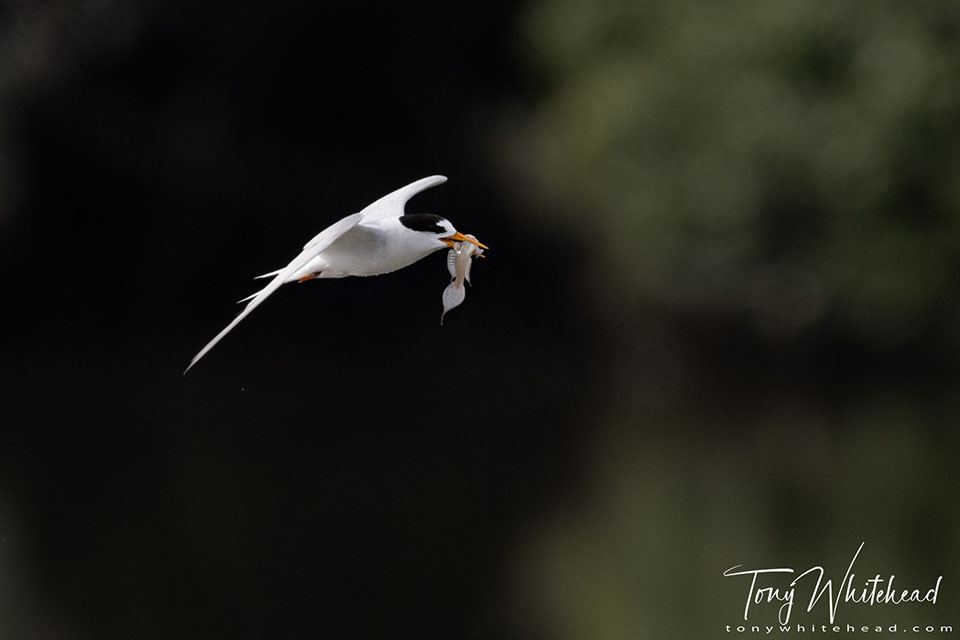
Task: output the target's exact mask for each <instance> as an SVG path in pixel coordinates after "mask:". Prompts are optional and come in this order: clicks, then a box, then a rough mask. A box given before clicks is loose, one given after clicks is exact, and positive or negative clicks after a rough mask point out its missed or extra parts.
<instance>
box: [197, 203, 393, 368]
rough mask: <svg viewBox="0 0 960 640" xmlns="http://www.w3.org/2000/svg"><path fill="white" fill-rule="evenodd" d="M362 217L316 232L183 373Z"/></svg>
mask: <svg viewBox="0 0 960 640" xmlns="http://www.w3.org/2000/svg"><path fill="white" fill-rule="evenodd" d="M391 195H392V194H391ZM411 195H412V194H411ZM388 197H389V196H388ZM401 206H402V205H401ZM362 219H363V214H362V212H361V213H354V214H353V215H349V216H347V217H346V218H344V219H343V220H340V221H339V222H336V223H334V224H332V225H330V226H329V227H327V228H326V229H324V230H323V231H321V232H320V233H319V234H317V235H316V237H314V238H313V239H312V240H311V241H310V242H308V243H307V245H306V246H305V247H304V248H303V251H301V252H300V255H298V256H297V257H296V258H294V259H293V261H291V262H290V264H288V265H287V266H286V267H284V268H283V269H281V270H280V271H278V272H277V274H276V275H275V276H274V277H273V279H272V280H271V281H270V282H269V284H267V286H265V287H264V288H263V289H261V290H260V292H259V293H257V294H256V295H254V296H253V297H252V298H251V299H250V302H248V303H247V306H246V307H244V308H243V311H241V312H240V315H238V316H237V317H236V318H234V319H233V322H231V323H230V324H228V325H227V326H226V327H225V328H224V329H223V331H221V332H220V333H218V334H217V335H216V336H214V338H213V340H211V341H210V342H208V343H207V346H205V347H204V348H203V349H201V350H200V352H199V353H198V354H197V355H195V356H193V360H191V361H190V365H189V366H188V367H187V368H186V369H185V370H184V372H183V374H184V375H186V374H187V371H190V369H191V368H192V367H193V365H195V364H197V362H199V360H200V358H202V357H203V356H205V355H207V352H208V351H210V349H213V347H214V346H216V344H217V343H218V342H220V340H222V339H223V337H224V336H225V335H227V334H228V333H230V330H231V329H233V328H234V327H235V326H237V325H238V324H240V321H241V320H243V319H244V318H246V317H247V316H248V315H249V314H250V312H251V311H253V310H254V309H256V308H257V306H259V305H260V303H261V302H263V301H264V300H266V299H267V298H268V297H269V296H270V294H272V293H273V292H274V291H276V290H277V289H279V288H280V287H281V286H282V285H283V283H284V282H285V281H286V280H287V278H289V277H290V276H291V275H293V274H294V273H296V272H297V271H298V270H299V269H301V268H303V266H304V265H306V264H307V263H308V262H310V261H311V260H313V259H314V258H315V257H317V255H319V254H320V253H321V252H322V251H323V250H324V249H326V248H327V247H329V246H330V245H331V244H333V242H334V241H335V240H336V239H337V238H339V237H340V236H342V235H343V234H345V233H346V232H347V231H349V230H350V229H352V228H353V227H355V226H357V224H359V222H360V220H362Z"/></svg>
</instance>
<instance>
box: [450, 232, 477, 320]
mask: <svg viewBox="0 0 960 640" xmlns="http://www.w3.org/2000/svg"><path fill="white" fill-rule="evenodd" d="M467 237H468V238H471V239H473V240H476V237H475V236H472V235H467ZM482 254H483V249H481V248H480V247H478V246H476V245H474V244H471V243H469V242H455V243H454V244H453V248H452V249H450V251H448V252H447V271H449V272H450V284H448V285H447V288H446V289H444V290H443V314H442V315H441V316H440V324H441V325H442V324H443V318H444V316H446V315H447V312H448V311H450V310H451V309H453V308H454V307H458V306H460V305H461V304H462V303H463V301H464V300H465V299H466V297H467V288H466V287H465V286H463V283H464V281H466V282H467V283H468V284H469V283H470V265H471V263H472V262H473V261H472V260H471V258H472V257H473V256H475V255H476V256H480V255H482Z"/></svg>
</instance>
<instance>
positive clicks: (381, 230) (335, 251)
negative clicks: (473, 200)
mask: <svg viewBox="0 0 960 640" xmlns="http://www.w3.org/2000/svg"><path fill="white" fill-rule="evenodd" d="M446 181H447V178H446V177H445V176H430V177H427V178H423V179H421V180H417V181H416V182H411V183H410V184H408V185H407V186H405V187H403V188H401V189H397V190H396V191H394V192H393V193H390V194H387V195H385V196H384V197H382V198H380V199H379V200H377V201H376V202H374V203H373V204H371V205H369V206H367V207H366V208H365V209H363V210H362V211H360V212H358V213H354V214H353V215H349V216H347V217H346V218H343V219H342V220H340V221H338V222H335V223H333V224H332V225H330V226H329V227H327V228H326V229H324V230H323V231H321V232H320V233H318V234H317V235H316V236H314V238H313V239H312V240H310V242H308V243H307V244H305V245H304V247H303V251H301V252H300V255H298V256H297V257H296V258H294V259H293V260H292V261H291V262H290V264H288V265H287V266H285V267H284V268H282V269H278V270H276V271H271V272H270V273H265V274H263V275H262V276H257V278H271V280H270V282H269V284H267V286H265V287H264V288H263V289H261V290H260V291H258V292H256V293H254V294H253V295H251V296H249V297H247V298H244V299H243V300H241V301H240V302H246V303H247V306H246V307H244V309H243V311H241V312H240V314H239V315H238V316H237V317H236V318H234V319H233V322H231V323H230V324H228V325H227V326H226V327H225V328H224V329H223V331H221V332H220V333H218V334H217V335H216V336H214V338H213V340H211V341H210V342H208V343H207V345H206V346H205V347H204V348H203V349H201V350H200V352H199V353H197V355H195V356H194V357H193V360H191V361H190V365H189V366H188V367H187V368H186V369H185V370H184V372H183V373H184V375H186V373H187V371H190V369H191V368H192V367H193V366H194V365H195V364H197V362H198V361H199V360H200V358H202V357H203V356H205V355H206V354H207V352H208V351H210V349H212V348H213V347H214V346H215V345H216V344H217V343H218V342H220V340H222V339H223V337H224V336H225V335H227V334H228V333H230V331H231V330H232V329H233V328H234V327H235V326H237V325H238V324H240V321H241V320H243V319H244V318H246V317H247V316H248V315H249V314H250V312H251V311H253V310H254V309H256V308H257V307H258V306H259V305H260V304H261V303H262V302H263V301H264V300H266V299H267V298H268V297H270V295H271V294H272V293H273V292H274V291H276V290H277V289H279V288H280V287H281V286H283V285H284V284H286V283H288V282H306V281H307V280H312V279H314V278H346V277H349V276H378V275H381V274H384V273H390V272H391V271H396V270H397V269H402V268H403V267H406V266H409V265H411V264H413V263H414V262H416V261H417V260H419V259H421V258H423V257H425V256H427V255H429V254H431V253H433V252H434V251H437V250H439V249H446V248H451V247H453V246H454V243H457V242H470V243H472V244H475V245H477V246H478V247H482V248H484V249H486V248H487V246H486V245H484V244H481V243H480V242H479V241H477V240H476V239H475V238H473V237H471V236H465V235H463V234H462V233H460V232H459V231H457V230H456V229H454V228H453V225H452V224H451V223H450V221H449V220H447V219H446V218H443V217H442V216H438V215H434V214H431V213H413V214H406V213H405V212H404V207H405V206H406V204H407V201H408V200H409V199H410V198H412V197H413V196H415V195H416V194H418V193H420V192H421V191H424V190H425V189H429V188H430V187H435V186H437V185H438V184H442V183H444V182H446Z"/></svg>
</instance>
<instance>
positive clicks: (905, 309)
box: [505, 0, 960, 348]
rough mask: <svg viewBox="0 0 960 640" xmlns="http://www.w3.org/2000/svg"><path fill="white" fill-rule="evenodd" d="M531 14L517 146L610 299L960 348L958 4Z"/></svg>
mask: <svg viewBox="0 0 960 640" xmlns="http://www.w3.org/2000/svg"><path fill="white" fill-rule="evenodd" d="M524 25H525V26H524V36H523V47H524V50H525V51H526V53H527V54H528V56H529V58H530V62H531V68H532V69H533V70H534V72H535V73H537V74H538V76H539V77H540V79H541V82H542V86H541V91H540V96H539V97H538V98H537V100H536V101H535V106H534V107H533V108H532V109H531V111H530V113H529V117H528V118H526V119H523V118H521V119H520V120H521V124H516V123H514V124H513V126H511V127H510V130H509V136H505V137H506V138H508V141H509V145H510V147H509V151H510V152H509V154H505V155H506V156H508V159H507V162H508V164H509V168H510V169H511V171H512V172H513V174H514V175H516V176H519V179H522V180H524V181H527V183H528V184H533V185H535V187H536V189H537V191H538V195H539V198H540V202H541V204H542V206H538V207H531V208H530V210H531V212H540V214H542V215H543V216H545V218H546V220H547V221H549V222H550V223H556V224H558V225H562V228H563V229H565V230H566V232H568V233H570V234H576V235H577V236H579V237H581V238H583V239H584V240H585V242H590V244H591V252H595V255H592V257H593V258H596V259H597V262H596V263H595V264H593V265H592V266H593V267H595V268H596V271H595V272H593V273H591V274H590V275H591V278H590V279H589V280H588V282H589V286H590V287H596V288H597V289H598V290H599V294H600V295H601V296H606V297H608V298H609V299H610V300H608V301H612V305H608V306H614V307H617V308H618V309H620V308H622V307H623V306H624V304H625V302H626V303H628V306H629V304H632V303H633V302H639V303H641V304H642V303H649V304H652V305H655V306H657V307H661V308H663V307H665V308H669V309H673V310H677V311H681V312H690V311H692V312H707V313H710V314H745V315H746V316H747V317H749V318H750V319H751V322H752V324H753V325H754V326H756V327H759V328H760V329H761V330H763V331H764V332H767V333H769V334H771V335H772V336H774V337H790V336H793V335H796V334H797V333H798V332H800V331H803V330H807V329H809V328H811V327H814V328H815V327H817V326H819V325H820V323H823V322H825V321H835V322H836V324H837V325H839V326H840V327H841V328H842V329H843V331H845V332H847V333H849V334H850V335H853V336H854V337H857V338H864V339H865V340H866V341H867V342H868V343H872V344H875V345H886V344H900V343H903V342H906V341H909V340H911V339H913V338H916V337H917V336H920V335H923V336H926V337H930V336H933V337H934V339H935V340H936V341H938V342H939V341H946V342H948V343H952V344H953V346H954V347H955V348H956V347H960V339H958V332H957V329H956V327H958V326H960V305H958V303H957V296H956V291H957V289H958V285H960V278H958V275H960V258H958V255H960V253H958V244H960V215H958V213H957V212H958V210H960V136H958V135H957V134H958V129H960V91H958V89H957V84H956V79H957V78H958V77H960V37H958V35H960V5H957V4H956V3H950V2H925V3H900V2H871V3H862V2H851V3H819V2H818V3H792V2H766V1H762V0H756V1H742V2H725V3H704V2H673V1H656V2H635V1H634V0H602V1H598V2H588V3H581V2H577V1H575V0H538V1H535V2H533V3H531V5H530V7H529V10H528V11H527V13H526V18H525V22H524ZM542 221H543V220H542V219H541V222H542ZM600 247H602V248H600ZM621 310H622V309H621Z"/></svg>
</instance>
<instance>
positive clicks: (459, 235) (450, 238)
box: [440, 231, 490, 249]
mask: <svg viewBox="0 0 960 640" xmlns="http://www.w3.org/2000/svg"><path fill="white" fill-rule="evenodd" d="M440 240H441V241H443V242H445V243H446V244H447V246H449V247H450V248H451V249H452V248H453V243H454V242H469V243H470V244H475V245H477V246H478V247H480V248H481V249H489V248H490V247H488V246H487V245H485V244H483V243H482V242H480V241H479V240H474V239H473V238H468V237H467V236H465V235H463V234H462V233H460V232H459V231H457V232H456V233H455V234H453V235H452V236H447V237H446V238H440Z"/></svg>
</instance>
